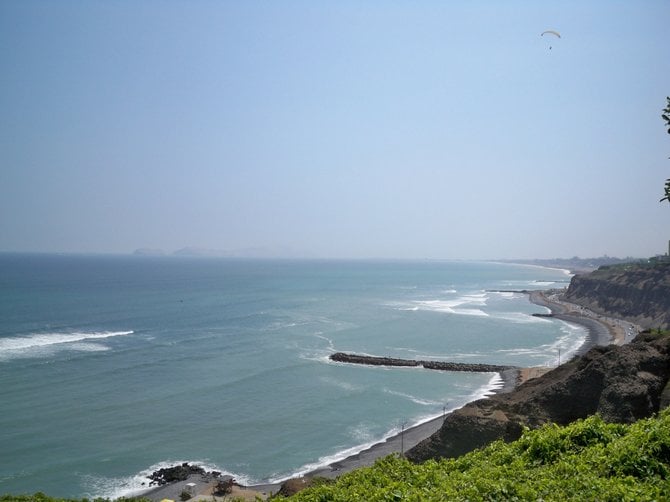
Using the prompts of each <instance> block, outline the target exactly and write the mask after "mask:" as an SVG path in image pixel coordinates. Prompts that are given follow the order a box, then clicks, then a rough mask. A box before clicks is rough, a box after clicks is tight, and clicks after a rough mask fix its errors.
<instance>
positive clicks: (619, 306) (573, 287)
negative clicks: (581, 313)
mask: <svg viewBox="0 0 670 502" xmlns="http://www.w3.org/2000/svg"><path fill="white" fill-rule="evenodd" d="M565 299H566V300H568V301H569V302H572V303H576V304H578V305H582V306H584V307H587V308H589V309H591V310H593V311H594V312H598V313H601V314H605V315H609V316H612V317H618V318H621V319H626V320H627V321H631V322H634V323H636V324H639V325H640V326H642V327H643V328H651V329H655V328H662V329H670V262H663V263H657V264H655V265H654V266H646V265H627V266H614V267H601V268H599V269H598V270H596V271H594V272H591V273H590V274H584V275H576V276H574V277H573V278H572V280H571V281H570V286H569V287H568V290H567V292H566V294H565Z"/></svg>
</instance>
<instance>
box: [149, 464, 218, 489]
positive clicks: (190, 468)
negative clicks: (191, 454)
mask: <svg viewBox="0 0 670 502" xmlns="http://www.w3.org/2000/svg"><path fill="white" fill-rule="evenodd" d="M193 474H200V475H203V476H204V475H205V474H207V472H206V471H205V469H203V468H202V467H200V466H197V465H190V464H189V463H188V462H185V463H183V464H181V465H176V466H173V467H164V468H162V469H158V470H157V471H154V472H153V473H152V474H151V475H150V476H149V479H150V480H151V483H149V486H153V485H158V486H163V485H167V484H170V483H175V482H177V481H186V480H187V479H188V478H189V476H191V475H193Z"/></svg>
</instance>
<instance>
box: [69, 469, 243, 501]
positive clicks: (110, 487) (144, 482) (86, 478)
mask: <svg viewBox="0 0 670 502" xmlns="http://www.w3.org/2000/svg"><path fill="white" fill-rule="evenodd" d="M183 463H188V464H190V465H195V466H200V467H202V468H203V469H205V470H206V471H208V472H211V471H218V472H220V473H221V474H224V475H228V476H232V477H234V478H235V480H236V481H237V482H238V483H241V484H243V485H250V484H253V481H252V480H250V479H249V478H247V477H245V476H243V475H242V476H238V475H237V474H233V473H232V472H228V471H226V470H225V469H221V468H219V467H217V466H216V465H214V464H211V463H209V462H207V461H201V460H179V461H177V460H175V461H172V460H168V461H165V462H159V463H157V464H154V465H152V466H151V467H148V468H147V469H144V470H142V471H140V472H138V473H136V474H133V475H130V476H126V477H119V478H108V477H103V476H91V475H83V476H82V479H83V484H84V486H86V487H87V490H88V493H86V494H85V496H86V497H90V498H105V499H110V500H115V499H118V498H121V497H137V496H139V495H142V494H144V493H147V492H148V491H150V490H153V489H154V488H156V486H155V485H154V486H149V483H150V482H151V480H150V478H149V476H150V475H151V474H153V473H154V472H156V471H157V470H159V469H164V468H167V467H174V466H175V465H181V464H183Z"/></svg>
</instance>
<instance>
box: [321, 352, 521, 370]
mask: <svg viewBox="0 0 670 502" xmlns="http://www.w3.org/2000/svg"><path fill="white" fill-rule="evenodd" d="M330 359H331V360H332V361H337V362H340V363H351V364H369V365H372V366H409V367H413V366H417V367H424V368H426V369H428V370H439V371H471V372H474V373H502V372H503V371H507V370H518V369H519V368H517V367H516V366H504V365H500V364H479V363H451V362H447V361H422V360H418V359H397V358H393V357H376V356H366V355H360V354H347V353H345V352H336V353H335V354H331V356H330Z"/></svg>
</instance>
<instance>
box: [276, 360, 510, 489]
mask: <svg viewBox="0 0 670 502" xmlns="http://www.w3.org/2000/svg"><path fill="white" fill-rule="evenodd" d="M504 384H505V382H504V381H503V379H502V377H501V376H500V374H499V373H493V374H491V378H490V379H489V381H488V382H487V383H486V384H485V385H483V386H481V387H479V388H478V389H476V390H475V391H474V392H472V393H471V394H470V395H468V396H467V397H466V398H465V399H464V400H463V401H460V400H459V402H460V404H457V405H454V406H450V407H447V408H445V409H443V410H442V411H441V412H440V413H437V414H432V415H426V416H423V417H419V418H418V419H416V420H415V421H413V422H411V423H410V424H408V425H406V426H405V431H407V430H409V429H412V428H414V427H418V426H419V425H422V424H425V423H426V422H430V421H431V420H435V419H437V418H440V417H442V416H444V414H445V413H447V414H449V413H451V412H453V411H455V410H457V409H459V408H461V407H463V406H465V405H466V404H468V403H470V402H472V401H476V400H478V399H482V398H485V397H488V396H491V395H493V394H495V393H496V391H497V390H499V389H501V388H502V387H503V386H504ZM384 390H385V391H386V390H387V389H384ZM390 392H391V393H394V392H393V391H390ZM396 394H398V395H401V396H403V397H408V396H407V395H403V394H401V393H396ZM436 404H441V403H439V402H436ZM399 423H400V422H399ZM401 430H402V426H401V425H397V426H394V427H393V428H391V429H390V430H389V431H388V432H387V433H386V434H384V435H383V436H382V437H381V438H379V439H374V440H371V441H366V442H364V443H361V444H358V445H356V446H352V447H350V448H346V449H344V450H340V451H338V452H336V453H334V454H332V455H326V456H323V457H320V458H319V459H318V460H317V461H316V462H312V463H308V464H305V465H303V466H301V467H300V468H299V469H298V470H296V471H295V472H293V473H291V474H288V475H278V476H277V475H275V476H273V477H270V479H269V480H268V481H267V483H269V484H277V483H282V482H284V481H286V480H287V479H291V478H296V477H302V476H305V475H306V474H309V473H311V472H314V471H317V470H319V469H324V468H327V467H329V466H331V465H332V464H335V463H337V462H341V461H343V460H345V459H347V458H349V457H351V456H353V455H357V454H359V453H361V452H362V451H365V450H368V449H370V448H372V447H373V446H375V445H377V444H380V443H383V442H385V441H386V440H388V439H389V438H392V437H394V436H397V435H398V434H400V432H401ZM359 437H360V436H359Z"/></svg>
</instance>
